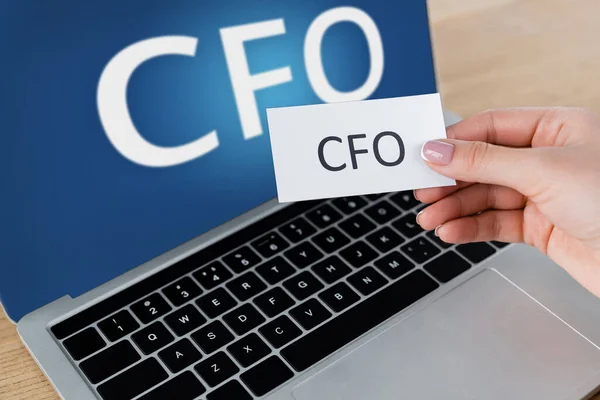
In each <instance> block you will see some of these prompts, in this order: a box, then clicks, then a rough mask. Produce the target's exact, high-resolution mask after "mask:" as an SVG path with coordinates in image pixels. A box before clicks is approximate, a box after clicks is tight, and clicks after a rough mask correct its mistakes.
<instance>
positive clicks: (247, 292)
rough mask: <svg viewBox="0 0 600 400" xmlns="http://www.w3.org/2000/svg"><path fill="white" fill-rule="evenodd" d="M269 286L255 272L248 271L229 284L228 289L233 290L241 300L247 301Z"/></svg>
mask: <svg viewBox="0 0 600 400" xmlns="http://www.w3.org/2000/svg"><path fill="white" fill-rule="evenodd" d="M266 288H267V285H265V283H264V282H263V281H261V280H260V279H259V277H258V276H256V274H255V273H254V272H247V273H245V274H244V275H242V276H240V277H238V278H235V279H234V280H232V281H231V282H229V283H228V284H227V289H229V290H231V292H233V294H234V296H235V297H237V298H238V300H239V301H246V300H248V299H249V298H251V297H254V296H255V295H257V294H258V293H260V292H262V291H263V290H265V289H266Z"/></svg>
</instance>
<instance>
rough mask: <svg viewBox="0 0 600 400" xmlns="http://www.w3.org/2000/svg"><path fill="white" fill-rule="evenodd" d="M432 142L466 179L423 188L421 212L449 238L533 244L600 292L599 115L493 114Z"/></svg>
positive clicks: (436, 164) (433, 161)
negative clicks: (425, 204)
mask: <svg viewBox="0 0 600 400" xmlns="http://www.w3.org/2000/svg"><path fill="white" fill-rule="evenodd" d="M448 138H449V139H448V140H445V139H444V140H442V141H433V142H427V143H426V144H425V145H424V146H423V150H422V152H423V157H424V158H425V159H426V160H427V161H428V164H429V166H430V167H431V168H432V169H434V170H435V171H437V172H439V173H441V174H443V175H446V176H448V177H451V178H454V179H456V180H457V181H458V182H457V186H453V187H443V188H432V189H421V190H416V191H415V196H416V197H417V199H419V200H420V201H422V202H424V203H433V204H432V205H430V206H429V207H427V208H426V209H425V210H423V211H422V212H421V213H420V214H419V216H418V217H417V221H418V223H419V224H420V225H421V226H422V227H423V228H424V229H427V230H431V229H435V230H436V233H437V235H438V236H439V237H440V238H441V239H442V240H444V241H446V242H450V243H467V242H477V241H489V240H498V241H502V242H525V243H527V244H529V245H531V246H535V247H536V248H537V249H538V250H540V251H541V252H543V253H545V254H547V255H548V256H549V257H550V258H551V259H552V260H554V261H555V262H556V263H557V264H559V265H561V266H562V267H563V268H564V269H565V270H566V271H567V272H568V273H569V274H571V275H572V276H573V277H574V278H575V279H576V280H578V281H579V282H580V283H581V284H582V285H583V286H585V287H586V288H588V290H590V291H591V292H592V293H594V294H595V295H597V296H600V117H599V116H598V115H596V114H594V113H592V112H590V111H587V110H583V109H568V108H547V109H536V108H531V109H512V110H497V111H488V112H485V113H482V114H479V115H477V116H474V117H472V118H468V119H466V120H464V121H462V122H459V123H458V124H456V125H454V126H452V127H450V128H448Z"/></svg>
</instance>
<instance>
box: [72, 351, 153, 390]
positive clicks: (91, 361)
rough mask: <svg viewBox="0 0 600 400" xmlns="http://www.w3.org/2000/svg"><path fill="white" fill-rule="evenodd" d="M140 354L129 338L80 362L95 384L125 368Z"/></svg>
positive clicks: (82, 368)
mask: <svg viewBox="0 0 600 400" xmlns="http://www.w3.org/2000/svg"><path fill="white" fill-rule="evenodd" d="M140 358H141V357H140V354H139V353H138V352H137V351H136V350H135V349H134V348H133V346H132V345H131V343H129V342H128V341H127V340H122V341H120V342H119V343H117V344H115V345H113V346H111V347H109V348H107V349H106V350H103V351H101V352H100V353H98V354H96V355H94V356H92V357H90V358H88V359H87V360H85V361H83V362H82V363H81V364H79V368H81V370H82V371H83V373H84V374H85V376H87V378H88V379H89V381H90V382H91V383H93V384H96V383H98V382H101V381H103V380H105V379H106V378H108V377H109V376H113V375H114V374H116V373H117V372H119V371H122V370H124V369H125V368H127V367H129V366H130V365H132V364H133V363H135V362H137V361H138V360H139V359H140Z"/></svg>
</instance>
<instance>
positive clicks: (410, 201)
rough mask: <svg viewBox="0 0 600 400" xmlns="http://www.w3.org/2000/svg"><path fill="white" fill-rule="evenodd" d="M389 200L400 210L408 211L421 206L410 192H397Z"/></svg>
mask: <svg viewBox="0 0 600 400" xmlns="http://www.w3.org/2000/svg"><path fill="white" fill-rule="evenodd" d="M390 200H392V201H393V202H394V204H396V205H397V206H398V207H400V208H401V209H403V210H405V211H408V210H410V209H411V208H413V207H416V206H418V205H419V204H421V202H419V200H417V199H415V196H414V194H413V192H412V191H411V190H407V191H404V192H398V193H396V194H394V195H392V196H391V197H390Z"/></svg>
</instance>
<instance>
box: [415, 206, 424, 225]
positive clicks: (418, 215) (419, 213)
mask: <svg viewBox="0 0 600 400" xmlns="http://www.w3.org/2000/svg"><path fill="white" fill-rule="evenodd" d="M424 211H425V210H421V211H419V212H418V213H417V218H416V220H417V224H419V225H421V223H420V222H419V217H420V216H421V214H423V212H424Z"/></svg>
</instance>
